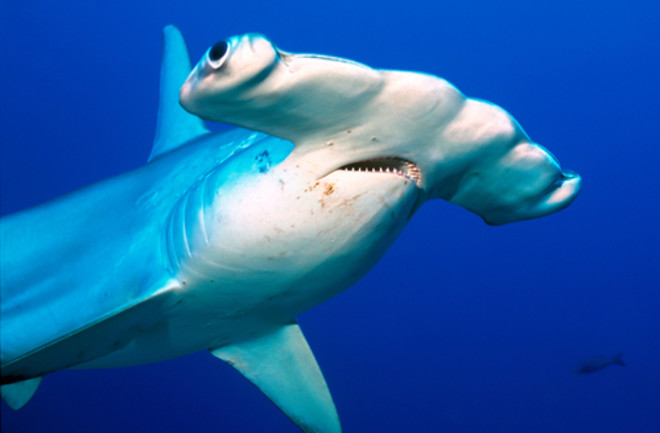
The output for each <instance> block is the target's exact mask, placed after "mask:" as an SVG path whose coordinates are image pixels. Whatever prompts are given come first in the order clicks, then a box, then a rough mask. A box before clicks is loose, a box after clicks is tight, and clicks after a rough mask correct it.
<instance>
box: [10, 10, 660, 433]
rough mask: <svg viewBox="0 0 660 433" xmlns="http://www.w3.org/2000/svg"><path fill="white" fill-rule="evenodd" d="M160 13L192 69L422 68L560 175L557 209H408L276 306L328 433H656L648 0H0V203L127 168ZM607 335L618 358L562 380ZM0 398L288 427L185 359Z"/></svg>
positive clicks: (153, 81) (47, 425)
mask: <svg viewBox="0 0 660 433" xmlns="http://www.w3.org/2000/svg"><path fill="white" fill-rule="evenodd" d="M356 4H359V5H357V6H356ZM166 24H175V25H177V26H178V27H179V28H180V29H181V30H182V32H183V34H184V35H185V37H186V39H187V41H188V44H189V47H190V51H191V55H192V58H193V62H196V61H197V60H198V59H199V58H200V57H201V55H202V54H203V53H204V51H205V50H206V49H207V48H208V46H210V45H211V44H213V43H214V42H216V41H217V40H220V39H223V38H226V37H228V36H231V35H234V34H239V33H245V32H250V31H252V32H260V33H263V34H265V35H267V36H268V37H269V38H270V39H271V40H273V41H274V42H275V43H276V44H277V45H278V46H280V47H282V49H284V50H287V51H293V52H314V53H322V54H329V55H335V56H340V57H346V58H350V59H354V60H357V61H360V62H363V63H366V64H368V65H370V66H372V67H377V68H387V69H404V70H415V71H423V72H428V73H432V74H435V75H438V76H441V77H443V78H446V79H448V80H449V81H451V82H452V83H453V84H455V85H456V86H457V87H458V88H459V89H460V90H461V91H463V92H464V93H465V94H466V95H468V96H473V97H478V98H482V99H486V100H489V101H493V102H495V103H497V104H498V105H501V106H502V107H504V108H505V109H507V110H508V111H509V112H510V113H512V114H513V115H514V116H515V117H516V118H517V120H518V121H519V122H520V123H521V125H522V126H523V128H525V130H526V131H527V133H528V134H529V135H530V137H531V138H532V139H533V140H535V141H537V142H539V143H541V144H543V145H544V146H546V147H548V148H549V149H550V150H551V151H552V152H553V153H554V154H555V155H556V156H557V158H558V159H559V161H560V162H561V164H562V166H563V167H564V168H570V169H573V170H575V171H577V172H578V173H579V174H580V175H581V176H582V177H583V181H584V182H583V190H582V193H581V195H580V196H579V197H578V199H577V200H576V201H575V203H574V204H573V205H571V206H570V207H569V208H568V209H566V210H565V211H562V212H560V213H558V214H555V215H552V216H549V217H546V218H542V219H538V220H532V221H526V222H521V223H515V224H511V225H506V226H502V227H490V226H487V225H485V224H484V223H483V222H482V221H481V220H480V219H479V218H478V217H477V216H475V215H473V214H471V213H469V212H467V211H465V210H463V209H462V208H459V207H457V206H453V205H450V204H448V203H445V202H441V201H436V202H431V203H427V204H426V205H425V206H424V207H423V208H422V209H421V211H420V212H419V213H418V214H417V215H416V216H415V218H414V219H413V221H412V222H411V224H410V225H409V226H408V228H407V229H406V230H405V232H404V233H403V235H402V236H401V237H400V238H399V240H398V241H397V242H396V243H395V244H394V246H393V247H392V248H391V250H390V251H389V252H388V253H387V255H386V256H385V257H384V259H383V260H381V262H380V263H379V264H378V265H377V266H376V267H375V268H374V269H373V270H372V271H371V272H370V273H369V274H368V275H367V276H366V277H365V278H364V279H362V281H360V282H359V283H358V284H356V285H355V286H354V287H352V288H351V289H349V290H348V291H346V292H345V293H343V294H341V295H340V296H338V297H336V298H334V299H332V300H330V301H328V302H326V303H324V304H322V305H320V306H318V307H316V308H314V309H312V310H310V311H309V312H306V313H304V314H303V315H301V316H300V317H299V320H300V323H301V326H302V329H303V331H304V332H305V335H306V337H307V339H308V341H309V343H310V345H311V347H312V349H313V350H314V353H315V355H316V358H317V360H318V362H319V364H320V366H321V368H322V370H323V372H324V374H325V377H326V380H327V382H328V384H329V387H330V389H331V392H332V394H333V397H334V400H335V403H336V405H337V409H338V411H339V415H340V417H341V420H342V425H343V427H344V431H345V432H346V433H351V432H466V433H472V432H474V433H481V432H483V433H495V432H502V433H515V432H539V433H541V432H553V433H554V432H581V433H582V432H598V433H606V432H617V433H619V432H634V433H644V432H649V433H657V432H660V254H659V252H658V249H659V247H660V218H659V216H658V213H659V211H660V174H659V172H660V85H659V84H658V78H659V77H660V3H658V2H657V1H651V0H647V1H637V0H628V1H607V0H605V1H593V0H592V1H582V0H571V1H568V0H553V1H545V0H540V1H527V0H525V1H523V0H502V1H497V2H492V1H484V0H472V1H471V0H468V1H452V2H447V1H434V2H431V1H426V2H425V1H418V0H408V1H406V2H385V1H379V2H375V1H365V2H356V1H355V0H351V1H348V0H336V1H333V2H319V3H316V2H312V1H309V0H307V1H303V0H295V1H280V2H274V1H243V2H230V1H213V2H212V1H186V2H183V1H181V2H175V1H149V2H141V1H124V0H116V1H113V2H92V1H83V0H76V1H68V0H62V1H45V0H40V1H38V0H33V1H29V2H19V1H3V2H2V4H1V5H0V53H1V57H2V61H1V66H0V77H1V80H0V83H1V86H2V100H1V102H0V111H1V113H0V114H1V115H2V117H1V119H2V120H1V122H2V127H1V128H0V158H1V193H2V194H1V196H0V205H1V210H2V214H3V215H6V214H9V213H12V212H15V211H18V210H21V209H24V208H27V207H30V206H34V205H36V204H39V203H41V202H44V201H46V200H49V199H52V198H54V197H57V196H59V195H62V194H64V193H67V192H70V191H72V190H75V189H77V188H80V187H83V186H85V185H87V184H89V183H91V182H94V181H98V180H100V179H104V178H107V177H110V176H113V175H116V174H119V173H122V172H125V171H127V170H131V169H134V168H136V167H139V166H140V165H142V164H144V162H145V161H146V159H147V157H148V155H149V152H150V146H151V143H152V140H153V133H154V128H155V119H156V108H157V103H158V74H159V62H160V55H161V29H162V27H163V26H164V25H166ZM65 289H66V288H63V290H65ZM621 350H623V351H625V353H624V360H625V361H626V362H627V363H628V366H627V367H625V368H621V367H618V366H611V367H608V368H607V369H605V370H603V371H600V372H597V373H595V374H593V375H588V376H576V375H574V374H572V369H573V367H574V365H575V364H576V363H578V362H579V361H580V360H582V359H584V358H586V357H590V356H593V355H607V356H610V355H613V354H615V353H616V352H618V351H621ZM1 415H2V431H3V433H12V432H20V433H25V432H44V431H46V432H67V433H74V432H81V433H82V432H84V433H90V432H93V433H101V432H113V433H114V432H118V431H121V432H152V431H159V432H202V431H204V432H295V431H298V430H297V429H296V427H295V426H294V425H293V424H292V423H291V422H290V421H289V420H288V419H287V418H286V417H285V416H284V415H282V414H281V413H280V412H279V410H278V409H277V408H276V407H275V406H274V405H272V404H271V403H270V402H269V401H268V399H267V398H266V397H264V396H263V395H262V394H261V393H260V392H259V391H258V390H257V389H256V388H255V387H253V386H252V385H251V384H250V383H248V382H247V381H246V380H245V379H244V378H242V377H241V376H240V375H239V374H238V373H237V372H235V371H234V370H233V369H232V368H231V367H229V366H227V365H225V364H224V363H222V362H220V361H218V360H216V359H215V358H213V357H211V356H210V355H209V354H208V353H196V354H192V355H190V356H187V357H184V358H180V359H175V360H171V361H166V362H161V363H158V364H151V365H145V366H140V367H133V368H121V369H113V370H85V371H62V372H58V373H55V374H52V375H50V376H48V377H46V378H45V379H44V380H43V382H42V385H41V387H40V389H39V390H38V391H37V393H36V395H35V397H34V398H33V400H32V401H31V402H30V403H29V404H28V405H27V406H26V407H25V408H23V409H21V410H20V411H17V412H14V411H12V410H10V409H9V408H8V407H7V406H6V405H5V404H4V403H3V404H2V414H1Z"/></svg>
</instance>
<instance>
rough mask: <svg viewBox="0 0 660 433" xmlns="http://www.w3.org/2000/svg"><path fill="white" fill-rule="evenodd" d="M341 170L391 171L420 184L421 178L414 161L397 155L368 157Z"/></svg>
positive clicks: (384, 172) (385, 172)
mask: <svg viewBox="0 0 660 433" xmlns="http://www.w3.org/2000/svg"><path fill="white" fill-rule="evenodd" d="M339 170H344V171H357V172H366V173H383V174H387V173H390V174H395V175H398V176H403V177H405V178H406V179H409V180H412V181H413V182H415V184H417V185H419V181H420V179H421V174H420V171H419V167H417V165H416V164H415V163H414V162H411V161H408V160H406V159H403V158H396V157H390V158H374V159H368V160H366V161H360V162H355V163H352V164H348V165H345V166H343V167H340V168H339Z"/></svg>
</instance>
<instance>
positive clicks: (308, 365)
mask: <svg viewBox="0 0 660 433" xmlns="http://www.w3.org/2000/svg"><path fill="white" fill-rule="evenodd" d="M164 36H165V37H164V46H165V48H164V51H163V64H162V68H161V93H160V106H159V112H158V124H157V129H156V137H155V141H154V146H153V149H152V152H151V156H150V158H149V162H148V163H147V164H146V165H144V166H143V167H140V168H139V169H137V170H134V171H131V172H128V173H125V174H123V175H120V176H117V177H115V178H111V179H108V180H105V181H102V182H99V183H97V184H94V185H91V186H89V187H87V188H84V189H82V190H80V191H77V192H74V193H71V194H69V195H67V196H64V197H61V198H59V199H57V200H54V201H52V202H49V203H46V204H43V205H40V206H38V207H35V208H33V209H28V210H25V211H22V212H19V213H17V214H14V215H10V216H7V217H5V218H3V219H2V220H0V241H1V242H0V268H1V271H2V272H1V273H0V277H1V285H0V300H1V304H0V308H1V311H0V313H1V314H0V361H1V369H2V388H1V389H2V397H3V400H4V401H5V402H6V403H7V404H8V405H9V406H11V407H12V408H15V409H17V408H20V407H21V406H23V405H24V404H26V403H27V402H28V401H29V399H30V398H31V397H32V395H33V394H34V392H35V391H36V389H37V387H38V386H39V383H40V381H41V378H42V377H43V376H45V375H47V374H50V373H53V372H56V371H58V370H61V369H66V368H108V367H117V366H129V365H137V364H143V363H149V362H155V361H159V360H164V359H170V358H174V357H178V356H182V355H185V354H188V353H192V352H195V351H199V350H210V352H211V353H212V354H213V355H214V356H215V357H217V358H219V359H222V360H223V361H226V362H227V363H229V364H230V365H232V366H233V367H234V368H236V369H237V370H238V371H239V372H241V374H243V375H244V376H245V377H246V378H247V379H248V380H250V381H251V382H252V383H253V384H254V385H256V386H257V387H258V388H259V389H260V390H261V391H262V392H264V394H265V395H266V396H268V398H270V399H271V400H272V401H273V403H274V404H276V405H277V407H279V408H280V409H281V410H282V411H283V412H284V413H285V414H286V415H287V416H288V417H289V418H290V419H291V420H292V421H293V422H294V423H295V424H296V425H297V426H298V427H300V428H301V429H302V430H303V431H305V432H332V433H334V432H340V431H341V427H340V423H339V417H338V415H337V411H336V409H335V406H334V403H333V401H332V397H331V395H330V391H329V389H328V387H327V385H326V382H325V380H324V378H323V375H322V373H321V370H320V369H319V367H318V365H317V362H316V360H315V358H314V355H313V354H312V351H311V349H310V347H309V346H308V344H307V342H306V340H305V337H304V336H303V334H302V332H301V330H300V328H299V326H298V324H297V323H296V316H297V315H298V314H300V313H301V312H303V311H305V310H307V309H309V308H311V307H313V306H315V305H318V304H319V303H322V302H324V301H325V300H327V299H329V298H331V297H332V296H334V295H336V294H338V293H340V292H341V291H343V290H345V289H347V288H348V287H350V286H351V285H352V284H354V283H355V282H356V281H357V280H358V279H359V278H361V277H362V276H363V275H365V274H366V273H367V272H368V271H369V269H370V268H371V267H372V266H373V265H374V264H375V263H376V262H377V261H378V260H379V259H380V258H381V257H382V256H383V254H384V253H385V252H386V250H387V249H388V248H389V246H390V245H391V244H392V243H393V242H394V240H395V239H396V238H397V236H398V235H399V234H400V233H401V231H402V230H403V228H404V227H405V225H406V224H407V222H408V221H409V220H410V218H411V217H412V216H413V215H414V214H415V212H416V211H417V209H419V207H420V206H421V205H422V204H423V203H424V202H425V201H427V200H429V199H434V198H443V199H445V200H448V201H450V202H452V203H455V204H458V205H460V206H463V207H465V208H466V209H468V210H470V211H472V212H474V213H476V214H478V215H479V216H481V217H482V218H483V219H484V221H486V222H487V223H489V224H505V223H509V222H514V221H520V220H525V219H530V218H537V217H541V216H544V215H547V214H550V213H553V212H556V211H558V210H561V209H563V208H565V207H566V206H568V205H569V204H570V203H571V202H572V201H573V200H574V199H575V197H576V196H577V194H578V193H579V190H580V178H579V176H577V175H576V174H575V173H573V172H570V171H562V170H561V169H560V167H559V165H558V163H557V160H556V159H555V158H554V157H553V156H552V155H550V154H549V153H548V152H547V151H546V150H545V149H544V148H542V147H541V146H539V145H537V144H535V143H533V142H532V141H530V139H529V137H528V136H527V135H526V134H525V132H524V131H523V130H522V128H521V127H520V125H518V123H517V122H516V121H515V120H514V119H513V118H512V117H511V116H510V115H509V114H508V113H506V112H505V111H504V110H502V109H501V108H499V107H497V106H495V105H493V104H490V103H487V102H484V101H479V100H475V99H470V98H466V97H465V96H464V95H462V94H461V93H460V92H459V91H458V90H457V89H455V88H454V87H453V86H452V85H451V84H449V83H447V82H446V81H445V80H442V79H440V78H437V77H434V76H430V75H425V74H418V73H412V72H399V71H384V70H375V69H371V68H369V67H367V66H365V65H361V64H358V63H355V62H351V61H349V60H345V59H339V58H333V57H327V56H319V55H310V54H292V53H286V52H284V51H281V50H279V49H278V48H277V47H275V46H274V45H273V44H272V43H271V42H270V41H268V40H267V39H266V38H264V37H263V36H260V35H255V34H248V35H243V36H238V37H234V38H231V39H229V40H228V41H221V42H219V43H217V44H215V45H214V46H212V47H211V48H210V49H209V50H208V51H207V53H206V54H205V55H204V56H203V58H202V59H201V60H200V62H199V63H198V64H197V65H196V66H195V68H194V69H192V71H191V65H190V60H189V57H188V52H187V48H186V46H185V42H184V40H183V37H182V36H181V34H180V33H179V31H178V30H177V29H175V28H174V27H172V26H168V27H166V28H165V30H164ZM184 108H185V110H184ZM186 110H187V111H186ZM202 119H208V120H214V121H222V122H227V123H232V124H235V125H237V126H239V129H236V130H233V131H231V132H227V133H211V132H209V131H208V130H207V129H206V128H205V126H204V124H203V121H202ZM243 128H245V129H243Z"/></svg>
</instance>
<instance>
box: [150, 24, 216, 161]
mask: <svg viewBox="0 0 660 433" xmlns="http://www.w3.org/2000/svg"><path fill="white" fill-rule="evenodd" d="M188 74H190V55H189V54H188V48H187V47H186V42H185V41H184V40H183V36H182V35H181V32H180V31H179V29H177V28H176V27H174V26H171V25H170V26H166V27H165V28H164V29H163V60H162V63H161V67H160V103H159V105H158V120H157V122H156V137H155V138H154V146H153V148H152V149H151V155H149V161H151V160H152V159H154V158H155V157H157V156H158V155H162V154H163V153H166V152H169V151H170V150H172V149H175V148H177V147H179V146H180V145H182V144H183V143H185V142H187V141H188V140H190V139H192V138H195V137H197V136H199V135H202V134H205V133H206V132H208V130H207V129H206V127H205V126H204V122H203V121H202V119H200V118H199V117H197V116H195V115H193V114H190V113H188V112H187V111H186V110H184V109H183V108H182V107H181V105H180V104H179V89H180V88H181V85H182V84H183V82H184V81H186V78H188Z"/></svg>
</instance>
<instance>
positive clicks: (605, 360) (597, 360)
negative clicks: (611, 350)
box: [573, 352, 626, 374]
mask: <svg viewBox="0 0 660 433" xmlns="http://www.w3.org/2000/svg"><path fill="white" fill-rule="evenodd" d="M622 357H623V352H619V353H617V354H616V355H614V356H612V357H607V356H594V357H591V358H587V359H585V360H584V361H582V362H580V363H579V364H578V365H577V366H576V367H575V369H574V370H573V372H574V373H575V374H589V373H595V372H596V371H599V370H602V369H603V368H605V367H607V366H609V365H613V364H616V365H620V366H622V367H625V366H626V364H625V363H624V362H623V358H622Z"/></svg>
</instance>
